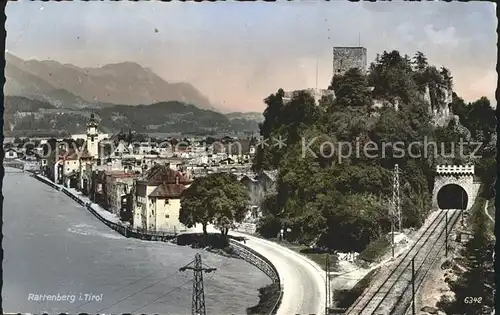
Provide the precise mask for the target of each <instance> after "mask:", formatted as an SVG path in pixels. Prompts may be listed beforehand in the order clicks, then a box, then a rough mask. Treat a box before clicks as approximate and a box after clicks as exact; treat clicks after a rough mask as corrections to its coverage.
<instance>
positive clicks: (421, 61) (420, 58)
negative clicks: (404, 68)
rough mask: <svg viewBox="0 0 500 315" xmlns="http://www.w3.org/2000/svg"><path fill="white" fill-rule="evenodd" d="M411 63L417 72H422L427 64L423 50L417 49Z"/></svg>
mask: <svg viewBox="0 0 500 315" xmlns="http://www.w3.org/2000/svg"><path fill="white" fill-rule="evenodd" d="M413 65H414V68H415V71H418V72H424V71H425V69H427V67H428V66H429V64H428V63H427V57H426V56H425V55H424V53H423V52H421V51H417V53H416V54H415V57H413Z"/></svg>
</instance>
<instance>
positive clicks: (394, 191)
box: [392, 164, 401, 232]
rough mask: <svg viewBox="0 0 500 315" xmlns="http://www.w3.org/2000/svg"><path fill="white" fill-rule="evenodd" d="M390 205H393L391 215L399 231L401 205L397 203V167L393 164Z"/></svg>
mask: <svg viewBox="0 0 500 315" xmlns="http://www.w3.org/2000/svg"><path fill="white" fill-rule="evenodd" d="M392 206H393V211H394V212H393V216H395V221H396V222H397V223H398V231H399V232H401V207H400V204H399V167H398V165H397V164H396V165H394V170H393V172H392Z"/></svg>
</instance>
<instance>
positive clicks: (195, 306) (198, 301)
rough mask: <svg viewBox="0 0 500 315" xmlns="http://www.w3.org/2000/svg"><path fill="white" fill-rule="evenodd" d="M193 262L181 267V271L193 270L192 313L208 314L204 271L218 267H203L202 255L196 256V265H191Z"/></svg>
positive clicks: (207, 271)
mask: <svg viewBox="0 0 500 315" xmlns="http://www.w3.org/2000/svg"><path fill="white" fill-rule="evenodd" d="M192 263H193V262H191V263H189V264H187V265H186V266H184V267H182V268H180V269H179V271H185V270H188V269H189V270H193V275H194V281H193V300H192V304H191V315H206V311H205V293H204V291H203V272H206V273H210V272H212V271H215V270H217V268H203V264H202V262H201V255H200V254H196V256H195V257H194V267H192V266H190V265H191V264H192Z"/></svg>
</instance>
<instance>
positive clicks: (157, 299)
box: [131, 279, 193, 314]
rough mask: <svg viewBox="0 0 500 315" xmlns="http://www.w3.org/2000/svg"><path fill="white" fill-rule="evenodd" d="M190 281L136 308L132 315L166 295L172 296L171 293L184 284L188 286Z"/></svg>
mask: <svg viewBox="0 0 500 315" xmlns="http://www.w3.org/2000/svg"><path fill="white" fill-rule="evenodd" d="M191 281H193V279H191V280H188V281H186V282H184V283H183V284H181V285H180V286H178V287H176V288H173V289H172V290H170V291H168V292H167V293H165V294H163V295H161V296H159V297H158V298H156V299H154V300H153V301H151V302H148V303H146V304H144V305H143V306H141V307H139V308H137V309H135V310H133V311H132V312H131V313H132V314H133V313H135V312H137V311H138V310H140V309H142V308H144V307H146V306H148V305H149V304H151V303H154V302H156V301H158V300H159V299H162V298H164V297H166V296H167V295H169V294H172V292H174V291H176V290H179V289H180V288H182V287H183V286H185V285H186V284H188V283H189V282H191Z"/></svg>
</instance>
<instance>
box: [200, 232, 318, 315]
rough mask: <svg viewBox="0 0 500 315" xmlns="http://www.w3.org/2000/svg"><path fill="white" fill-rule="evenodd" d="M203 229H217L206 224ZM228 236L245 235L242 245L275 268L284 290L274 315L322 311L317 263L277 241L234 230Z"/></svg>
mask: <svg viewBox="0 0 500 315" xmlns="http://www.w3.org/2000/svg"><path fill="white" fill-rule="evenodd" d="M207 231H209V232H218V230H216V229H214V228H213V227H210V226H209V227H208V228H207ZM229 235H233V236H244V237H246V239H247V240H246V243H245V244H244V245H246V246H248V247H250V248H251V249H253V250H255V251H257V252H259V253H260V254H262V255H263V256H265V257H266V258H267V259H269V260H270V261H271V263H272V264H273V265H274V266H275V267H276V269H277V270H278V273H279V275H280V281H281V284H282V286H283V289H284V290H283V298H282V301H281V305H280V307H279V308H278V312H277V315H291V314H316V315H320V314H324V313H325V298H326V292H325V276H324V271H323V270H322V269H321V267H320V266H318V265H317V264H316V263H314V262H313V261H311V260H309V259H308V258H306V257H305V256H303V255H301V254H299V253H296V252H294V251H292V250H290V249H288V248H286V247H283V246H281V245H279V244H277V243H274V242H271V241H267V240H264V239H261V238H258V237H254V236H250V235H247V234H243V233H239V232H236V231H230V232H229Z"/></svg>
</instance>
